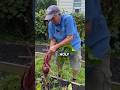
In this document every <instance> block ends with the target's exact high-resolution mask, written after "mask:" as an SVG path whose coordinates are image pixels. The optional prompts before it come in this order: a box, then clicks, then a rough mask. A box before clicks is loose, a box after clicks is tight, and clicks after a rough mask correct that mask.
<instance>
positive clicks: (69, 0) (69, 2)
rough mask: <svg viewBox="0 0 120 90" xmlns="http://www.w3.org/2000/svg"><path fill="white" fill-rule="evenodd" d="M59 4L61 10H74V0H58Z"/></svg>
mask: <svg viewBox="0 0 120 90" xmlns="http://www.w3.org/2000/svg"><path fill="white" fill-rule="evenodd" d="M57 5H58V7H59V8H60V10H61V11H63V10H64V11H67V12H69V13H72V12H73V0H57Z"/></svg>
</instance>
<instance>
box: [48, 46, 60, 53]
mask: <svg viewBox="0 0 120 90" xmlns="http://www.w3.org/2000/svg"><path fill="white" fill-rule="evenodd" d="M57 49H58V47H57V46H56V45H53V46H51V47H50V49H49V52H50V53H51V54H54V53H55V52H56V50H57Z"/></svg>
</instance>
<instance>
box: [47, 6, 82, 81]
mask: <svg viewBox="0 0 120 90" xmlns="http://www.w3.org/2000/svg"><path fill="white" fill-rule="evenodd" d="M46 14H47V15H46V17H45V20H48V21H49V23H48V34H49V39H50V48H49V51H48V52H49V53H50V54H55V53H56V52H57V50H58V49H59V48H61V47H63V46H65V45H68V44H69V45H70V46H71V48H72V50H73V52H74V53H72V54H70V55H69V60H70V64H71V67H72V70H73V77H72V80H73V81H76V76H77V74H78V72H79V70H80V56H81V55H80V54H81V52H80V48H81V39H80V36H79V33H78V31H77V26H76V23H75V20H74V18H73V17H72V16H71V15H68V14H64V15H63V14H61V13H60V10H59V8H58V7H57V6H56V5H51V6H49V7H48V8H47V12H46ZM58 57H59V56H57V59H58ZM56 62H57V66H58V72H60V71H61V69H62V66H63V63H61V62H60V61H59V60H56ZM58 76H61V73H59V75H58Z"/></svg>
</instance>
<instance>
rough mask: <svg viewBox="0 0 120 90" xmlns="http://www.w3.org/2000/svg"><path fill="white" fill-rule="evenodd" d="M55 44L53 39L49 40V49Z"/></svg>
mask: <svg viewBox="0 0 120 90" xmlns="http://www.w3.org/2000/svg"><path fill="white" fill-rule="evenodd" d="M56 43H57V42H56V40H55V39H51V40H50V47H52V46H53V45H55V44H56Z"/></svg>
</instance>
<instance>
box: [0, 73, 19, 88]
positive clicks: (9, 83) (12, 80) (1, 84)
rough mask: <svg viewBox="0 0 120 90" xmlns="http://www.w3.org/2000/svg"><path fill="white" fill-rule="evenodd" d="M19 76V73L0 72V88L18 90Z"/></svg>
mask: <svg viewBox="0 0 120 90" xmlns="http://www.w3.org/2000/svg"><path fill="white" fill-rule="evenodd" d="M20 85H21V78H20V76H19V75H15V74H11V73H5V72H0V90H20V87H21V86H20Z"/></svg>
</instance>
